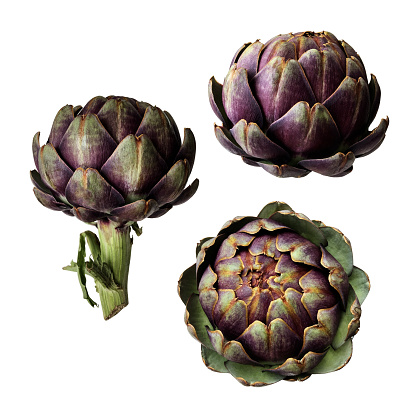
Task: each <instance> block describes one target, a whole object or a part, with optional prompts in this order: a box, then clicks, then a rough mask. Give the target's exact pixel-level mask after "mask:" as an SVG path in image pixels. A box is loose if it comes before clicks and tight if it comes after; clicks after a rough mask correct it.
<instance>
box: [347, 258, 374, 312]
mask: <svg viewBox="0 0 416 416" xmlns="http://www.w3.org/2000/svg"><path fill="white" fill-rule="evenodd" d="M349 282H350V285H351V286H352V287H353V288H354V291H355V293H356V294H357V297H358V300H359V301H360V303H361V305H362V304H363V302H364V300H365V298H366V297H367V295H368V292H369V291H370V281H369V280H368V276H367V273H366V272H364V271H363V270H361V269H359V268H358V267H355V266H354V268H353V270H352V273H351V275H350V277H349Z"/></svg>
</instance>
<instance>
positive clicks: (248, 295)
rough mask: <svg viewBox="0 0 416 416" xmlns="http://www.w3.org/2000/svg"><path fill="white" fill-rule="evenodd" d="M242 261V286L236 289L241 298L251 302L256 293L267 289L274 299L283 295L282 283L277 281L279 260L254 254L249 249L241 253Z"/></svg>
mask: <svg viewBox="0 0 416 416" xmlns="http://www.w3.org/2000/svg"><path fill="white" fill-rule="evenodd" d="M239 257H240V259H241V261H242V266H243V268H242V270H241V272H240V274H239V275H240V278H241V286H240V288H239V289H237V290H236V295H237V297H238V298H239V299H241V300H243V301H245V302H246V303H250V302H251V301H252V299H253V296H254V295H255V294H256V293H259V292H264V291H267V292H269V293H270V295H271V298H270V301H271V300H272V299H278V298H280V297H282V296H283V292H282V291H281V290H280V284H278V283H277V282H276V280H277V278H278V276H279V273H277V272H276V266H277V261H276V260H275V259H274V258H273V257H269V256H266V255H263V254H261V255H253V254H251V253H250V252H249V251H248V250H242V251H240V253H239Z"/></svg>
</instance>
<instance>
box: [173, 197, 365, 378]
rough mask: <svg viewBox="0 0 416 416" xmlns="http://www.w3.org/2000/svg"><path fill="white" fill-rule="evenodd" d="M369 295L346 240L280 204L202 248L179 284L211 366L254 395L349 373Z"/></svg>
mask: <svg viewBox="0 0 416 416" xmlns="http://www.w3.org/2000/svg"><path fill="white" fill-rule="evenodd" d="M369 289H370V283H369V280H368V277H367V275H366V273H365V272H363V271H362V270H361V269H359V268H358V267H356V266H354V264H353V255H352V250H351V244H350V242H349V240H348V239H347V238H346V237H345V236H344V234H342V233H341V231H339V230H337V229H336V228H333V227H328V226H325V225H324V224H323V223H322V222H320V221H311V220H309V219H308V218H307V217H306V216H305V215H302V214H297V213H295V212H294V211H293V210H292V209H291V208H290V206H289V205H287V204H285V203H282V202H272V203H270V204H268V205H266V206H265V207H264V208H263V209H262V210H261V212H260V213H259V215H257V217H236V218H234V219H233V220H231V221H228V222H227V223H226V224H225V225H224V226H223V227H222V229H221V230H220V232H219V233H218V235H217V236H216V237H213V238H205V239H203V240H201V242H200V244H198V246H197V259H196V263H195V264H193V265H192V266H191V267H189V268H188V269H186V270H185V271H184V272H183V274H182V276H181V278H180V280H179V284H178V291H179V295H180V297H181V299H182V301H183V302H184V303H185V305H186V313H185V322H186V325H187V327H188V331H189V332H190V334H191V335H192V336H193V337H194V338H196V339H197V340H198V341H199V342H200V343H201V348H202V359H203V361H204V363H205V365H206V366H207V367H208V368H209V369H211V370H214V371H217V372H222V373H230V374H231V375H233V376H234V377H235V378H236V379H237V380H238V381H240V382H241V383H242V384H244V385H249V386H264V385H268V384H273V383H276V382H278V381H280V380H289V381H294V380H300V381H303V380H305V379H307V378H309V377H310V376H311V375H312V374H322V373H328V372H331V371H335V370H339V369H340V368H342V367H343V366H345V365H346V364H347V363H348V361H349V360H350V357H351V354H352V337H353V336H354V335H355V334H356V333H357V331H358V329H359V326H360V316H361V304H362V303H363V301H364V299H365V298H366V296H367V293H368V291H369Z"/></svg>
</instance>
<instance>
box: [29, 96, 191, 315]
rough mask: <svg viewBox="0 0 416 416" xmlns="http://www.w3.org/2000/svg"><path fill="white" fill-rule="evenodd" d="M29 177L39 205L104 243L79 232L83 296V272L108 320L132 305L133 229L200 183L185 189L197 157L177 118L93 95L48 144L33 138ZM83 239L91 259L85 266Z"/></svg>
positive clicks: (67, 110)
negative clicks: (129, 285) (33, 166)
mask: <svg viewBox="0 0 416 416" xmlns="http://www.w3.org/2000/svg"><path fill="white" fill-rule="evenodd" d="M33 157H34V160H35V164H36V169H37V170H33V171H32V172H31V178H32V182H33V184H34V185H35V188H34V189H33V190H34V193H35V196H36V198H37V199H38V201H39V202H40V203H41V204H42V205H44V206H45V207H47V208H50V209H52V210H55V211H62V212H63V213H65V214H67V215H70V216H75V217H77V218H78V219H80V220H81V221H84V222H86V223H89V224H90V223H93V224H94V225H96V226H97V228H98V233H99V238H97V236H96V235H95V234H94V233H92V232H90V231H87V232H85V233H82V234H81V238H80V249H79V254H78V259H77V262H72V263H71V264H70V265H69V266H68V267H66V268H65V269H66V270H71V271H76V272H77V273H78V276H79V280H80V284H81V288H82V290H83V293H84V298H86V299H87V300H88V302H89V303H90V304H91V305H92V306H95V305H96V303H95V302H94V301H93V300H92V299H91V298H90V297H89V295H88V292H87V289H86V287H85V273H86V274H89V275H91V276H92V277H94V279H95V283H96V288H97V291H98V292H99V294H100V299H101V304H102V307H103V313H104V318H105V319H108V318H110V317H112V316H114V315H115V314H116V313H117V312H119V311H120V310H121V309H122V308H123V307H124V306H126V305H127V304H128V296H127V277H128V270H129V262H130V255H131V245H132V238H131V237H130V227H132V228H133V229H134V230H135V231H136V234H138V235H140V233H141V229H140V228H139V227H138V225H137V221H141V220H143V219H145V218H147V217H150V218H155V217H160V216H161V215H164V214H165V213H166V212H167V211H169V210H170V209H171V208H172V206H174V205H178V204H182V203H184V202H186V201H187V200H188V199H189V198H191V197H192V196H193V195H194V193H195V192H196V190H197V188H198V180H197V179H196V180H195V181H194V182H193V183H192V184H191V185H190V186H188V187H187V188H185V185H186V182H187V180H188V178H189V175H190V173H191V170H192V166H193V163H194V158H195V138H194V136H193V134H192V131H191V130H190V129H187V128H186V129H185V132H184V141H183V143H182V142H181V137H180V135H179V131H178V128H177V126H176V124H175V121H174V120H173V118H172V116H171V115H170V114H169V113H168V112H163V111H162V110H160V109H159V108H158V107H154V106H151V105H150V104H148V103H145V102H141V101H136V100H134V99H132V98H126V97H116V96H110V97H107V98H104V97H100V96H99V97H95V98H93V99H91V100H90V101H89V102H88V103H87V104H86V105H85V107H84V108H82V107H80V106H77V107H73V106H72V105H66V106H64V107H62V108H61V110H60V111H59V112H58V114H57V115H56V117H55V120H54V122H53V125H52V130H51V133H50V135H49V139H48V142H47V143H46V144H45V145H44V146H42V147H40V144H39V133H37V134H36V135H35V137H34V139H33ZM85 240H87V243H88V244H89V246H90V250H91V254H92V257H93V258H92V259H91V260H89V261H87V262H85Z"/></svg>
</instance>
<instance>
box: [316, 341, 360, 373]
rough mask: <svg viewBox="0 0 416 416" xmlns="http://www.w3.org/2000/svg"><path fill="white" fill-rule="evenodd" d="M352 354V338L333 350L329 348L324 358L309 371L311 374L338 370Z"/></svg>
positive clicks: (346, 362)
mask: <svg viewBox="0 0 416 416" xmlns="http://www.w3.org/2000/svg"><path fill="white" fill-rule="evenodd" d="M351 355H352V340H351V339H349V340H348V341H347V342H346V343H345V344H344V345H343V346H342V347H340V348H338V349H337V350H334V349H333V348H331V347H330V348H329V350H328V352H327V353H326V355H325V357H324V359H323V360H322V361H321V362H320V363H319V364H318V365H317V366H316V367H315V368H313V369H312V370H310V371H309V372H310V373H311V374H324V373H330V372H332V371H337V370H340V369H341V368H342V367H344V366H345V365H347V364H348V361H349V360H350V359H351Z"/></svg>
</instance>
